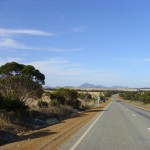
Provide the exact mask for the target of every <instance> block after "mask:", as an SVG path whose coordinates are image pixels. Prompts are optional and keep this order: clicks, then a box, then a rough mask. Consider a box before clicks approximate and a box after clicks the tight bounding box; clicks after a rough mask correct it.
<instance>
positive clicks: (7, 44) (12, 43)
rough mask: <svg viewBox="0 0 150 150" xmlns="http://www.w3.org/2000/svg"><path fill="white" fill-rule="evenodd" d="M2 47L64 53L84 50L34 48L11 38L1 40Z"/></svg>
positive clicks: (0, 45)
mask: <svg viewBox="0 0 150 150" xmlns="http://www.w3.org/2000/svg"><path fill="white" fill-rule="evenodd" d="M0 47H2V48H9V49H23V50H38V51H43V50H44V51H50V52H64V51H68V52H69V51H70V52H73V51H80V50H82V48H70V49H64V48H55V47H40V48H39V47H32V46H28V45H25V44H22V43H19V42H17V41H15V40H13V39H10V38H2V39H0Z"/></svg>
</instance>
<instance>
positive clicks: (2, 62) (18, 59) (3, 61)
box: [0, 57, 25, 66]
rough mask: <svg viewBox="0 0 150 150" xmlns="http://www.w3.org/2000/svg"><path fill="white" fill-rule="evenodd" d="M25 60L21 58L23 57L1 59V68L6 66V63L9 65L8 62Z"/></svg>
mask: <svg viewBox="0 0 150 150" xmlns="http://www.w3.org/2000/svg"><path fill="white" fill-rule="evenodd" d="M24 60H25V59H24V58H21V57H8V58H1V57H0V66H1V65H4V64H5V63H8V62H13V61H15V62H22V61H24Z"/></svg>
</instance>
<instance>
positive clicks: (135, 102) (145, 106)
mask: <svg viewBox="0 0 150 150" xmlns="http://www.w3.org/2000/svg"><path fill="white" fill-rule="evenodd" d="M123 101H124V102H126V103H128V104H131V105H135V106H138V107H142V108H144V109H148V110H150V104H143V103H142V102H140V101H130V100H123Z"/></svg>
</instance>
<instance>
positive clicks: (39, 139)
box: [0, 102, 109, 150]
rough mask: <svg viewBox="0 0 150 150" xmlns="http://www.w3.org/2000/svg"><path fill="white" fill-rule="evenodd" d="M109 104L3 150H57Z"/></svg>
mask: <svg viewBox="0 0 150 150" xmlns="http://www.w3.org/2000/svg"><path fill="white" fill-rule="evenodd" d="M108 103H109V102H107V103H103V104H101V107H100V108H96V109H92V110H90V111H88V112H84V113H80V114H79V115H78V116H77V117H74V118H69V119H66V120H64V121H62V122H61V123H59V124H55V125H52V126H49V127H46V128H43V129H40V130H36V131H34V132H32V133H29V134H27V135H26V136H24V137H22V138H21V139H20V140H19V141H16V142H13V143H10V144H7V145H4V146H1V147H0V149H1V150H50V149H51V150H56V149H58V148H59V147H60V145H61V144H63V143H64V142H65V141H66V140H67V139H68V138H69V137H70V136H71V135H73V134H74V133H75V132H76V131H77V130H79V129H80V128H81V127H82V126H83V125H84V124H86V123H87V122H88V121H89V120H90V119H91V118H92V117H93V116H94V115H95V114H96V113H97V112H98V111H99V110H100V109H103V107H105V106H106V105H107V104H108Z"/></svg>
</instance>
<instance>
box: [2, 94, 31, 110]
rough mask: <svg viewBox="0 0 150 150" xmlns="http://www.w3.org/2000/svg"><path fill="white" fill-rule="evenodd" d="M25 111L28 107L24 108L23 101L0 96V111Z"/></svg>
mask: <svg viewBox="0 0 150 150" xmlns="http://www.w3.org/2000/svg"><path fill="white" fill-rule="evenodd" d="M27 109H28V106H26V105H25V103H24V102H23V101H20V100H19V99H14V98H11V97H3V96H1V95H0V110H4V111H8V112H11V111H13V112H25V111H26V110H27Z"/></svg>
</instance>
